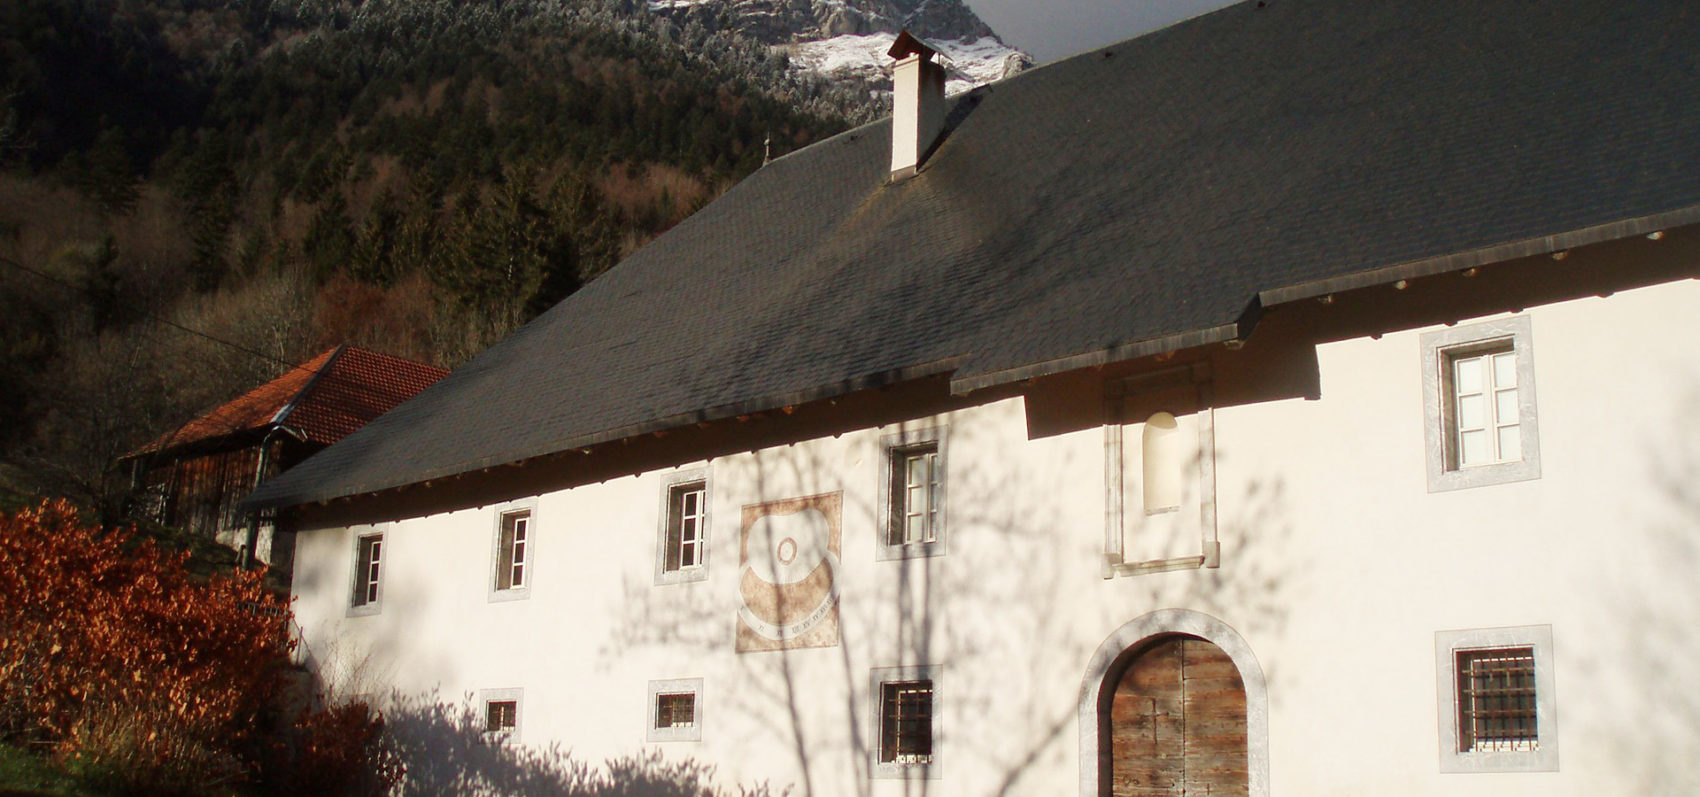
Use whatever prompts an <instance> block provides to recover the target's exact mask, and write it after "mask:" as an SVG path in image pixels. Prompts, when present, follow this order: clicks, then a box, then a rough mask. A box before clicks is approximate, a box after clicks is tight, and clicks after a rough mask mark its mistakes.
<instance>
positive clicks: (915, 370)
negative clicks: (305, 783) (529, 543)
mask: <svg viewBox="0 0 1700 797" xmlns="http://www.w3.org/2000/svg"><path fill="white" fill-rule="evenodd" d="M958 363H959V358H950V359H945V360H939V361H936V362H931V363H924V364H921V365H916V366H910V367H907V368H899V369H896V370H892V371H884V372H879V373H874V374H867V375H864V376H860V377H854V378H850V379H845V380H843V381H840V382H835V383H832V384H827V385H819V386H816V387H811V388H804V389H801V390H794V391H790V392H786V393H781V394H777V395H773V396H766V397H763V398H758V399H751V400H749V401H743V402H738V403H735V404H726V405H722V406H718V407H710V408H707V409H703V410H698V411H696V412H689V413H683V414H679V415H672V416H668V417H665V418H657V419H654V420H650V421H644V422H643V423H635V424H627V425H625V426H618V427H614V428H610V429H604V430H601V431H598V432H593V433H590V434H584V435H579V436H577V437H570V438H566V439H564V440H561V441H558V442H555V443H551V444H549V445H546V446H540V447H539V450H536V451H532V452H526V453H522V454H520V455H518V456H512V455H510V456H503V457H481V458H479V459H476V460H470V461H467V462H463V463H459V464H456V465H453V466H449V467H443V468H433V469H430V470H427V471H424V472H421V473H419V474H416V475H414V476H413V477H411V478H409V479H408V480H407V481H404V482H400V483H393V484H392V483H382V482H376V481H374V482H368V483H364V484H355V485H350V486H348V487H346V488H344V489H340V490H327V491H307V492H304V493H300V494H296V495H287V496H276V497H273V496H264V497H261V498H260V499H258V500H255V499H254V498H253V494H250V496H249V497H247V498H244V499H243V500H242V502H241V504H240V505H241V506H242V507H243V508H244V509H277V508H282V507H288V506H299V505H302V504H310V503H322V502H325V501H334V500H338V499H343V498H352V497H355V496H361V495H371V494H376V493H382V492H387V491H390V490H396V489H400V488H403V487H406V486H409V485H413V484H421V483H424V482H429V481H434V480H437V479H447V478H454V477H456V476H461V475H464V474H468V473H475V472H478V471H482V470H487V469H489V468H496V467H502V466H506V465H514V464H517V463H521V462H528V461H532V460H536V459H539V458H542V457H547V456H552V455H555V454H560V453H563V452H567V451H573V450H577V449H586V448H591V447H593V446H598V445H602V444H605V443H612V442H617V441H620V440H628V439H631V438H635V437H641V436H643V435H647V434H653V433H655V432H664V431H670V430H673V429H679V428H683V427H686V426H692V425H695V424H699V423H713V422H715V421H723V420H727V419H730V418H737V417H738V416H741V415H750V414H753V413H758V412H770V411H774V410H781V409H783V408H785V407H790V406H795V405H798V404H806V403H809V402H812V401H824V400H827V399H834V398H839V397H842V396H846V395H849V394H851V393H856V392H858V391H862V390H872V389H875V388H880V387H885V386H888V385H894V384H897V383H899V382H907V381H910V380H914V379H923V378H926V377H929V376H937V375H939V374H945V373H950V372H951V371H954V370H956V368H957V365H958ZM262 492H264V485H261V488H260V489H258V490H255V493H262Z"/></svg>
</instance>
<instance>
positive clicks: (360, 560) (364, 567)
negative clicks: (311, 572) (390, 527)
mask: <svg viewBox="0 0 1700 797" xmlns="http://www.w3.org/2000/svg"><path fill="white" fill-rule="evenodd" d="M383 562H384V535H383V534H382V533H376V534H361V535H358V536H357V537H355V540H354V585H353V590H352V591H351V593H350V595H349V601H348V606H349V614H350V615H363V614H376V613H377V612H378V601H379V599H380V598H381V597H383Z"/></svg>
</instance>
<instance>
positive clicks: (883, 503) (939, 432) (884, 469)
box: [874, 425, 950, 561]
mask: <svg viewBox="0 0 1700 797" xmlns="http://www.w3.org/2000/svg"><path fill="white" fill-rule="evenodd" d="M949 447H950V435H949V427H947V426H943V425H940V426H932V427H927V428H923V429H909V430H904V431H900V432H895V433H892V434H887V435H882V436H881V437H880V482H879V504H878V506H879V539H878V541H877V542H876V544H875V546H874V556H875V558H876V560H877V561H887V560H892V559H909V558H914V557H923V556H943V555H944V554H945V552H946V551H947V550H948V549H949V545H948V539H949V533H948V530H949V528H950V522H949V508H950V501H949V499H948V495H949V492H950V478H949V471H950V464H949V463H950V453H949ZM927 451H930V452H931V453H932V454H933V457H934V458H933V463H934V464H933V468H932V477H933V481H934V482H935V483H936V487H934V489H932V490H931V491H930V494H931V495H932V506H931V507H929V508H928V513H929V514H931V515H932V522H931V526H932V528H931V531H932V535H933V538H932V539H931V540H917V541H913V542H909V541H903V542H893V541H892V537H893V535H895V534H896V533H897V523H896V521H897V515H898V513H899V511H906V510H907V508H908V507H907V505H905V504H904V503H903V502H904V499H905V494H906V493H907V490H901V491H900V490H899V489H898V488H897V479H898V478H899V476H900V474H906V470H907V465H906V463H907V459H908V457H909V456H911V455H913V454H916V453H921V452H927Z"/></svg>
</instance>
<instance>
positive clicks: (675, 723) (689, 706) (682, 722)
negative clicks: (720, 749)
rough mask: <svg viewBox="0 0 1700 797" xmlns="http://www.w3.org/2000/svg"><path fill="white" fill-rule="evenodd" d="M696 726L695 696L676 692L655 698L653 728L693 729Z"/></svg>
mask: <svg viewBox="0 0 1700 797" xmlns="http://www.w3.org/2000/svg"><path fill="white" fill-rule="evenodd" d="M696 724H697V696H696V695H693V694H690V693H689V692H676V693H669V694H665V695H656V696H655V727H656V729H657V730H661V729H665V728H694V727H696Z"/></svg>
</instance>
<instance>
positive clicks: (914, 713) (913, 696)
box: [871, 667, 942, 779]
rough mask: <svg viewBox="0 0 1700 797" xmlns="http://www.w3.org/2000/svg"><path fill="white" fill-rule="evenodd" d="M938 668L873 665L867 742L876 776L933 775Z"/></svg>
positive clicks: (937, 773)
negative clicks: (871, 719) (871, 715)
mask: <svg viewBox="0 0 1700 797" xmlns="http://www.w3.org/2000/svg"><path fill="white" fill-rule="evenodd" d="M939 674H940V670H939V668H938V667H889V668H882V669H877V670H874V675H873V684H872V687H873V688H872V690H871V694H872V697H873V701H874V722H873V724H872V726H871V727H872V729H873V732H874V733H877V734H878V737H877V738H875V739H873V740H872V741H873V742H874V744H872V745H871V747H872V748H873V749H872V752H873V758H874V760H873V766H874V776H875V777H878V778H910V777H915V778H929V779H933V778H938V777H940V776H941V774H942V773H941V770H940V769H939V767H938V763H939V762H938V746H937V745H938V738H939V716H938V711H937V687H938V677H939Z"/></svg>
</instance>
